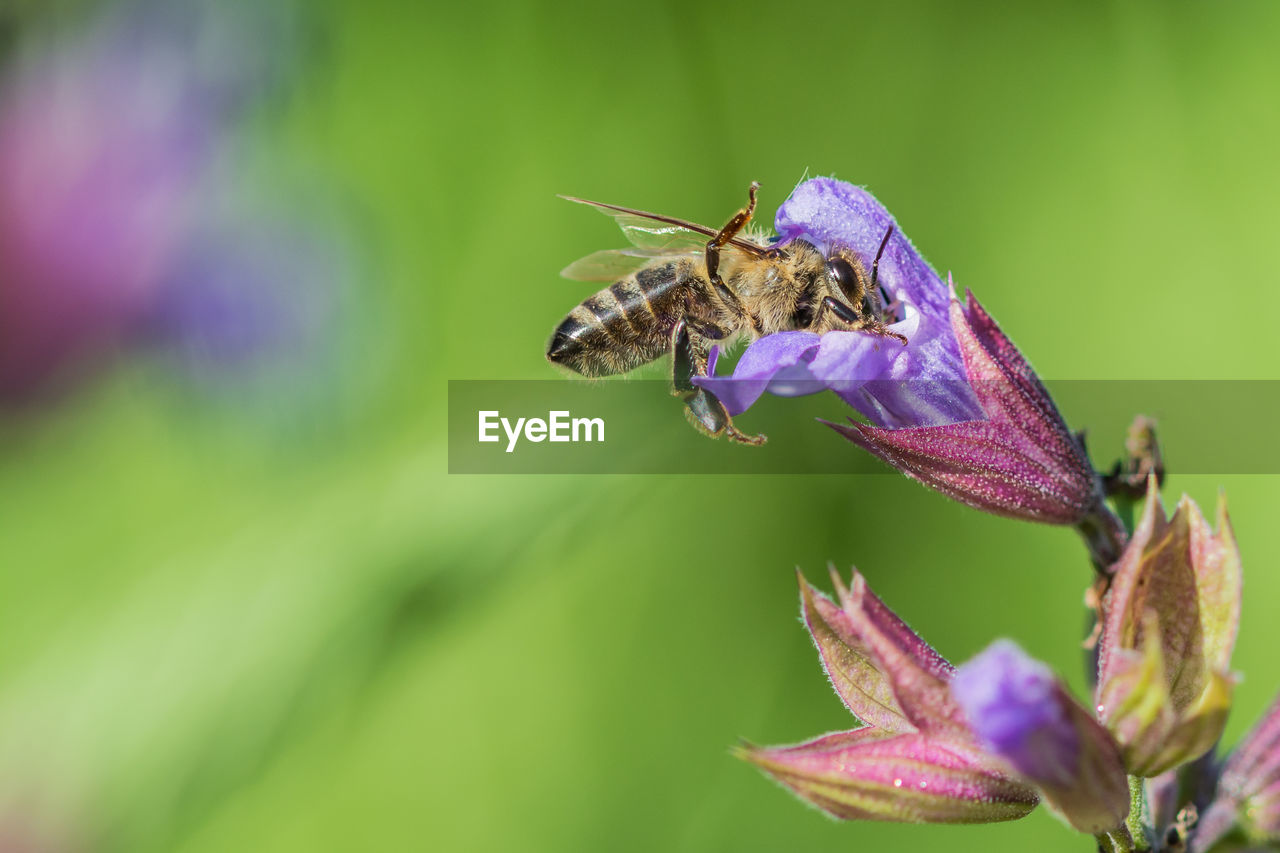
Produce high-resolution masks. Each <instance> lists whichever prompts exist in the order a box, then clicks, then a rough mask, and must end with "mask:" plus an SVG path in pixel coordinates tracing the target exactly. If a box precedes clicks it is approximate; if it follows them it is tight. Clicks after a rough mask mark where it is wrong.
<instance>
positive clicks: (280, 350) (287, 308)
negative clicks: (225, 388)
mask: <svg viewBox="0 0 1280 853" xmlns="http://www.w3.org/2000/svg"><path fill="white" fill-rule="evenodd" d="M346 264H347V259H346V256H345V254H344V252H343V247H342V241H341V240H340V239H338V237H337V236H336V235H333V234H328V233H325V232H324V231H321V230H317V229H316V228H315V227H307V226H306V225H304V224H303V223H301V222H294V221H267V222H263V221H258V220H257V218H256V217H254V216H252V215H250V214H247V213H245V212H239V214H238V215H237V216H236V218H235V219H234V221H229V222H226V223H216V224H213V223H211V224H205V225H202V226H201V227H199V228H197V229H195V230H194V231H193V233H192V234H191V236H190V237H189V239H188V240H187V241H186V242H185V243H184V244H183V246H182V247H181V248H180V250H179V251H178V252H177V254H176V256H175V258H174V260H173V263H172V264H171V265H170V266H169V268H168V269H167V270H166V272H165V274H164V275H163V276H162V277H161V279H160V282H159V287H158V292H157V293H156V296H155V298H154V300H153V304H152V305H151V306H150V308H149V309H148V312H147V314H146V316H145V318H144V319H143V323H142V326H141V335H142V337H143V339H144V340H145V342H146V343H147V344H148V345H149V346H150V347H151V348H152V349H153V350H155V351H157V352H158V353H159V354H161V355H162V356H164V357H165V358H166V359H167V360H168V361H169V363H170V364H171V365H172V366H174V367H176V368H177V369H178V370H179V371H180V372H181V373H182V374H184V375H185V376H186V377H187V378H188V379H190V380H192V381H195V382H197V383H201V384H208V385H214V386H216V385H221V384H232V383H233V384H237V385H250V384H253V381H254V379H256V378H258V377H260V376H264V375H268V374H271V375H275V376H280V375H287V376H289V377H290V378H291V379H293V380H296V379H298V378H300V377H302V376H303V374H307V373H312V372H316V371H321V370H322V369H323V368H324V366H325V364H326V362H327V361H328V359H327V355H328V353H329V352H330V351H331V349H332V348H331V346H330V345H331V344H332V343H333V342H334V339H335V337H336V336H337V326H338V319H339V318H338V313H339V305H338V302H339V299H340V295H341V294H340V288H341V284H342V280H343V278H344V273H345V272H346V270H345V267H346Z"/></svg>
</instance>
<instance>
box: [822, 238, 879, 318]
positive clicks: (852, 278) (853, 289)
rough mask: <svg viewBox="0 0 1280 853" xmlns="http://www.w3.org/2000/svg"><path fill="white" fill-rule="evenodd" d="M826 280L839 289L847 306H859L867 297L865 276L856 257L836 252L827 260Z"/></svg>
mask: <svg viewBox="0 0 1280 853" xmlns="http://www.w3.org/2000/svg"><path fill="white" fill-rule="evenodd" d="M827 278H828V279H830V281H831V283H832V284H834V285H835V286H836V288H838V289H839V291H840V293H841V295H843V296H844V301H845V302H846V303H847V304H849V305H855V306H857V305H861V303H862V299H863V297H865V296H866V295H867V291H868V289H869V288H868V286H867V274H866V273H865V272H864V271H863V269H862V264H860V263H858V259H857V257H856V256H854V255H852V254H850V253H847V252H844V251H837V252H836V253H835V254H833V255H831V256H829V257H828V258H827Z"/></svg>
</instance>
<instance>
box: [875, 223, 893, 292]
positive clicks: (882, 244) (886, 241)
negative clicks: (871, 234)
mask: <svg viewBox="0 0 1280 853" xmlns="http://www.w3.org/2000/svg"><path fill="white" fill-rule="evenodd" d="M892 236H893V225H892V223H890V225H889V230H888V231H886V232H884V239H883V240H881V241H880V248H879V249H878V250H877V251H876V259H875V260H874V261H872V262H871V289H872V290H875V288H876V285H877V284H878V283H879V275H880V256H881V255H883V254H884V247H885V246H887V245H889V238H890V237H892Z"/></svg>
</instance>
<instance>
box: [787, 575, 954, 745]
mask: <svg viewBox="0 0 1280 853" xmlns="http://www.w3.org/2000/svg"><path fill="white" fill-rule="evenodd" d="M831 578H832V581H833V582H834V584H835V588H836V593H837V597H838V598H839V599H840V606H837V605H836V604H835V603H834V602H832V601H831V600H830V599H829V598H827V597H826V596H825V595H823V594H822V593H820V592H818V591H817V590H816V589H814V588H813V587H812V586H810V585H809V583H808V582H807V581H805V579H804V578H803V577H801V578H800V602H801V616H802V617H803V619H804V622H805V625H806V626H807V627H808V628H809V633H810V634H811V635H812V637H813V642H814V645H816V646H817V647H818V654H819V655H820V656H821V658H822V666H823V668H824V669H825V670H826V671H827V676H828V678H830V679H831V684H832V686H833V687H834V688H835V690H836V693H837V694H838V695H839V696H840V698H841V700H843V701H844V703H845V706H846V707H848V709H849V710H850V711H851V712H853V714H854V716H856V717H857V718H858V719H860V720H862V721H863V722H865V723H868V724H870V725H872V726H876V727H877V728H880V729H883V730H885V731H889V732H907V731H916V730H920V731H929V732H935V733H936V732H943V731H948V730H950V731H963V730H964V723H963V718H962V717H961V715H960V712H959V709H958V708H957V707H956V705H955V701H954V700H953V699H952V697H951V694H950V691H949V690H948V688H947V684H948V682H949V681H950V680H951V676H952V674H953V672H954V669H953V668H952V666H951V664H949V663H947V661H946V660H945V659H944V658H943V657H942V656H941V655H940V654H938V653H937V652H936V651H934V649H933V648H932V647H931V646H930V645H929V644H928V643H926V642H925V641H924V640H922V639H920V637H919V636H918V635H917V634H916V633H915V632H914V631H912V630H911V629H910V628H909V627H907V625H906V623H905V622H903V621H902V620H901V619H899V618H898V616H897V614H895V613H894V612H893V611H892V610H890V609H889V608H888V607H886V606H885V604H884V602H882V601H881V600H880V599H879V598H877V597H876V595H875V594H874V593H873V592H871V590H870V589H868V588H867V582H866V579H865V578H864V577H863V576H862V575H861V574H859V573H858V572H857V571H855V572H854V573H853V578H852V579H851V581H850V584H849V586H848V587H846V586H845V585H844V584H843V583H842V582H841V581H840V578H839V576H838V575H837V574H836V573H835V570H834V569H833V570H832V572H831Z"/></svg>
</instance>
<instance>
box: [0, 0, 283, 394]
mask: <svg viewBox="0 0 1280 853" xmlns="http://www.w3.org/2000/svg"><path fill="white" fill-rule="evenodd" d="M267 5H271V4H267ZM97 12H98V13H97V14H96V16H95V17H94V19H93V20H92V21H91V22H90V25H89V26H88V27H87V28H86V29H85V31H84V32H82V33H78V34H74V35H73V34H71V33H66V32H62V33H58V34H57V38H56V39H53V40H51V41H49V42H46V43H41V44H37V43H35V42H34V41H33V42H32V43H31V44H28V45H24V46H23V49H22V50H21V51H20V52H19V53H18V54H17V55H18V57H19V58H18V60H17V61H16V62H15V63H14V64H13V66H12V67H11V68H10V69H9V74H8V77H7V79H5V80H3V81H0V405H2V404H5V403H23V402H28V401H32V400H39V399H42V398H47V397H50V396H56V394H57V393H58V392H60V391H63V390H66V388H67V387H69V386H70V385H72V384H74V383H75V382H76V381H77V380H79V379H81V378H83V376H85V375H87V374H90V373H92V372H94V371H96V370H98V369H100V368H101V367H102V366H103V365H104V364H106V363H107V362H108V361H109V359H108V358H106V356H109V355H110V354H112V353H113V351H114V350H115V349H117V347H118V346H119V345H120V344H122V343H127V342H128V335H129V333H130V332H131V331H132V329H133V328H134V326H135V325H136V323H137V321H138V320H139V319H140V318H141V317H142V316H144V314H145V313H146V312H147V311H148V310H149V305H150V303H151V300H152V299H153V298H154V296H155V294H156V292H157V291H158V289H159V287H160V282H161V279H162V278H163V277H164V276H165V275H166V274H167V271H168V265H169V264H170V263H171V262H172V261H173V259H174V256H175V254H176V253H177V251H178V248H179V246H181V245H182V243H183V241H184V239H185V237H186V234H187V226H188V222H187V217H188V214H189V213H190V211H191V210H192V209H193V208H197V207H200V206H201V202H202V201H203V199H200V198H199V190H200V187H201V186H202V184H203V183H204V181H205V176H206V173H207V171H208V168H209V166H210V164H211V163H212V162H213V160H214V159H215V158H216V155H217V153H218V143H219V142H220V141H221V139H222V138H223V137H224V136H225V134H226V132H227V130H228V129H229V128H230V125H231V122H232V120H234V118H235V117H236V116H237V115H238V114H239V113H240V112H242V111H243V109H244V108H245V106H246V105H247V104H248V102H249V100H250V98H251V96H252V95H253V94H254V93H255V92H256V91H257V90H258V89H260V88H261V86H262V85H263V84H264V83H265V82H267V81H269V80H270V79H273V78H274V75H275V71H274V70H273V68H269V67H267V66H268V65H270V66H278V65H279V64H280V63H281V61H282V60H281V59H280V58H279V57H284V56H286V55H287V54H288V53H289V50H288V45H287V44H285V43H282V40H280V39H276V38H275V35H277V34H278V32H279V31H280V29H281V27H279V26H271V25H269V22H268V20H267V18H268V17H269V16H267V15H265V14H264V13H261V12H253V11H251V10H250V9H249V7H245V9H243V10H233V9H232V7H231V6H230V5H228V4H220V3H217V2H211V0H174V2H159V0H138V2H127V3H120V4H112V5H108V6H107V7H105V8H103V9H101V10H97ZM284 41H287V40H284ZM259 55H260V56H261V57H264V58H266V57H269V58H270V59H269V60H264V61H258V62H255V57H257V56H259Z"/></svg>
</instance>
